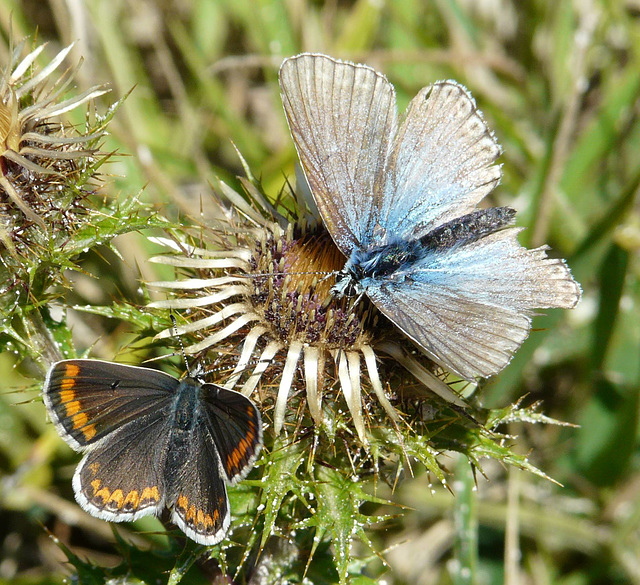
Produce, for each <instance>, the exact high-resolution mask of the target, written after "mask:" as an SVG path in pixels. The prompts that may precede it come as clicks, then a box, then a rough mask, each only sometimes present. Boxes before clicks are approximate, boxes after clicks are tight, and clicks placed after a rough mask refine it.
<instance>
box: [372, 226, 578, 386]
mask: <svg viewBox="0 0 640 585" xmlns="http://www.w3.org/2000/svg"><path fill="white" fill-rule="evenodd" d="M519 231H520V230H519V229H518V228H507V229H504V230H501V231H498V232H495V233H493V234H491V235H488V236H486V237H484V238H482V239H480V240H477V241H471V242H469V243H468V244H466V245H461V246H457V247H453V248H449V249H443V250H437V251H434V252H433V253H429V254H427V255H426V256H425V257H424V258H423V259H422V260H420V261H419V262H417V263H415V264H412V265H411V266H408V267H407V268H406V269H405V270H399V271H397V272H395V273H394V274H393V275H392V276H390V277H389V278H386V279H365V281H363V282H362V285H363V286H364V287H365V289H366V291H367V295H368V296H369V298H371V300H372V301H373V302H374V304H375V305H376V306H377V307H378V309H380V310H381V311H382V313H384V314H385V315H386V316H387V317H388V318H389V319H390V320H391V321H392V322H393V323H394V324H395V325H397V326H398V327H399V328H400V329H401V330H402V331H403V332H404V333H405V334H406V335H407V336H409V337H410V338H411V339H413V341H415V342H416V343H417V344H418V345H419V346H420V347H422V348H423V349H424V350H425V352H426V353H427V354H428V355H429V356H430V357H431V358H432V359H433V360H434V361H435V362H437V363H439V364H441V365H442V366H444V367H445V368H447V369H449V370H452V371H454V372H456V373H458V374H459V375H460V376H462V377H463V378H467V379H469V380H472V379H474V378H475V377H478V376H481V377H488V376H491V375H493V374H495V373H497V372H498V371H500V370H501V369H502V368H503V367H504V366H506V365H507V364H508V363H509V361H510V360H511V357H512V355H513V353H514V352H515V351H516V350H517V349H518V347H520V345H521V344H522V342H523V341H524V340H525V339H526V337H527V336H528V334H529V329H530V326H531V319H530V316H531V315H532V314H533V311H534V309H536V308H554V307H562V308H571V307H573V306H575V305H576V303H577V302H578V300H579V299H580V287H579V285H578V284H577V283H576V282H575V281H574V280H573V279H572V278H571V273H570V272H569V269H568V268H567V266H566V264H565V263H564V262H563V261H562V260H557V259H554V258H548V257H547V255H546V251H545V250H546V249H545V248H537V249H534V250H528V249H526V248H524V247H522V246H521V245H520V244H519V243H518V241H517V234H518V232H519Z"/></svg>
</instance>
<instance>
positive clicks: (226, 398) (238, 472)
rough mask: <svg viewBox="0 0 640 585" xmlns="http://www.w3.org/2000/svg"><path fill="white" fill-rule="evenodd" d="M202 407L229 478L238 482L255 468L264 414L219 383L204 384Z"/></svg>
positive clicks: (232, 482) (233, 481) (244, 397)
mask: <svg viewBox="0 0 640 585" xmlns="http://www.w3.org/2000/svg"><path fill="white" fill-rule="evenodd" d="M201 398H202V400H201V407H202V412H203V417H204V418H205V420H206V421H207V423H206V427H207V429H209V430H210V431H211V434H212V437H213V440H214V442H215V444H216V447H217V449H218V453H219V455H220V462H221V464H222V469H223V470H224V473H225V476H226V478H227V481H228V482H229V483H230V484H234V483H236V482H237V481H239V480H241V479H242V478H243V477H245V476H246V475H247V473H248V472H249V471H250V470H251V468H252V467H253V463H254V461H255V460H256V457H257V456H258V454H259V452H260V448H261V445H262V422H261V419H260V413H259V412H258V409H257V408H256V407H255V405H254V404H253V402H251V401H250V400H249V399H248V398H247V397H246V396H244V395H242V394H240V393H239V392H235V391H234V390H228V389H227V388H223V387H222V386H218V385H217V384H204V385H203V387H202V392H201Z"/></svg>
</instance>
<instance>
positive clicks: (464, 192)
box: [377, 81, 501, 239]
mask: <svg viewBox="0 0 640 585" xmlns="http://www.w3.org/2000/svg"><path fill="white" fill-rule="evenodd" d="M499 155H500V147H499V146H498V143H497V142H496V139H495V137H494V136H493V134H492V133H491V132H490V131H489V129H488V128H487V126H486V124H485V122H484V120H483V119H482V116H481V115H480V113H479V112H478V110H477V108H476V104H475V101H474V100H473V98H472V97H471V96H470V95H469V93H468V92H467V91H466V90H465V89H464V88H463V87H462V86H460V85H458V84H457V83H455V82H452V81H444V82H439V83H436V84H434V85H432V86H430V87H426V88H424V89H422V90H421V91H420V92H419V93H418V95H417V96H416V97H415V98H414V99H413V100H412V101H411V103H410V104H409V107H408V108H407V111H406V113H405V115H404V119H403V122H402V123H401V125H400V128H399V130H398V134H397V136H396V137H395V138H394V141H393V148H392V152H391V154H390V157H389V161H388V166H387V173H386V176H385V187H384V190H383V192H382V197H381V198H380V199H379V200H378V201H377V206H378V207H379V209H380V212H379V217H380V223H381V225H382V226H383V227H385V228H386V229H387V230H389V231H390V232H391V233H392V234H393V235H394V237H398V238H403V239H415V238H417V237H420V236H422V235H424V234H425V233H427V232H428V231H430V230H431V229H433V228H434V227H436V226H437V225H440V224H442V223H445V222H447V221H449V220H451V219H454V218H456V217H460V216H462V215H465V214H467V213H469V212H471V211H473V210H474V209H475V207H476V204H477V203H478V202H479V201H480V200H482V199H483V198H484V197H485V195H487V194H488V193H489V192H490V191H491V190H492V189H493V188H494V187H495V186H496V185H497V184H498V182H499V181H500V174H501V173H500V167H499V166H498V165H495V164H494V163H495V161H496V159H497V158H498V156H499Z"/></svg>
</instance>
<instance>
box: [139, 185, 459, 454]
mask: <svg viewBox="0 0 640 585" xmlns="http://www.w3.org/2000/svg"><path fill="white" fill-rule="evenodd" d="M243 185H244V187H245V191H246V192H247V194H248V196H249V201H250V203H247V201H246V200H245V199H243V198H242V197H241V196H240V195H239V194H238V193H236V192H235V191H233V190H232V189H231V188H230V187H228V186H227V185H225V184H224V183H221V184H220V189H221V192H222V195H223V196H224V197H225V198H226V199H227V200H228V201H229V202H230V203H231V204H232V205H231V206H229V207H228V208H227V207H225V208H221V212H220V215H221V218H222V219H221V220H219V221H217V222H215V223H213V224H210V225H209V226H208V228H204V230H205V231H204V232H203V231H202V229H203V228H201V229H200V232H199V233H207V234H208V240H209V242H208V245H207V247H195V246H187V245H185V244H184V243H182V244H176V243H175V242H172V241H170V240H167V239H158V238H155V241H156V242H157V243H160V244H163V245H166V246H171V247H172V248H174V249H175V250H176V251H178V250H179V251H181V252H183V253H184V252H186V255H185V256H183V257H180V256H177V255H170V256H160V257H156V258H154V259H153V260H154V261H155V262H158V263H164V264H170V265H173V266H176V267H180V268H185V269H188V270H191V271H193V272H192V275H193V277H191V278H187V279H185V280H178V281H167V282H156V283H153V284H154V285H155V286H157V287H161V288H164V289H171V290H173V291H174V293H175V296H174V298H171V299H169V300H166V301H157V302H154V303H152V304H151V306H152V307H155V308H162V309H175V310H185V311H188V313H185V317H186V320H187V323H186V324H184V325H181V326H179V327H178V328H177V333H178V334H180V335H185V334H194V335H195V336H196V338H197V340H196V341H195V342H194V343H191V344H190V345H188V347H187V348H186V351H187V353H189V354H200V353H201V352H208V351H213V350H215V351H216V352H218V353H219V354H220V355H222V356H224V358H222V359H223V360H228V362H227V363H228V364H229V365H231V366H232V369H233V371H232V373H231V375H230V376H229V377H228V378H227V379H226V381H225V386H227V387H230V388H231V387H238V386H239V387H240V390H241V392H242V393H244V394H245V395H251V394H252V393H253V392H254V390H256V389H257V388H258V387H259V384H260V387H261V388H262V393H263V396H264V395H268V394H269V389H270V388H273V387H276V386H277V390H276V391H275V392H274V393H273V397H274V412H273V421H274V427H275V431H276V433H277V432H279V431H280V430H281V429H282V428H283V426H284V425H285V422H286V421H285V417H286V413H287V406H288V401H289V399H290V397H291V396H292V395H295V394H296V391H297V390H304V393H305V395H306V403H307V406H308V409H309V413H310V414H311V417H312V419H313V421H314V423H315V424H316V425H317V426H329V427H330V426H331V421H330V419H329V418H328V417H327V413H328V412H329V413H335V412H336V410H337V409H338V408H339V404H340V398H339V395H340V394H341V395H342V398H343V399H344V402H345V403H346V406H347V409H348V411H349V414H350V416H351V419H352V420H353V424H354V427H355V430H356V432H357V435H358V437H359V439H360V441H361V442H362V443H365V444H366V442H367V439H366V435H367V432H366V429H365V426H366V421H365V418H366V417H365V414H364V413H363V404H364V405H365V407H366V408H365V409H364V412H367V411H368V410H369V409H370V408H378V407H379V406H382V408H383V409H384V411H385V412H386V414H387V415H388V416H389V417H390V418H391V420H392V421H393V423H395V424H397V423H398V422H399V420H400V418H399V414H398V412H397V411H396V409H395V408H394V406H393V405H392V404H391V401H390V399H389V397H388V396H387V394H386V393H385V386H383V382H382V380H383V379H384V377H381V375H380V357H381V356H383V355H387V356H391V357H392V358H393V361H394V363H395V362H399V363H400V364H402V365H404V366H405V367H406V369H407V370H409V371H410V372H411V374H413V376H415V377H417V378H418V380H420V381H421V382H423V383H424V384H426V385H427V386H428V387H429V388H431V389H432V390H435V391H436V392H437V393H439V394H441V395H442V396H443V397H444V398H445V399H446V400H449V401H453V402H455V403H456V404H464V403H463V402H462V401H461V399H460V398H459V397H458V396H457V394H455V393H454V392H452V391H451V390H450V389H449V387H448V386H447V385H446V384H444V383H443V382H442V381H441V380H440V378H438V377H436V376H434V375H433V374H432V373H431V372H430V371H429V370H428V369H427V368H426V367H425V366H424V363H423V362H421V361H420V358H416V357H412V356H411V354H410V349H409V343H408V342H407V341H406V340H405V339H404V338H403V337H402V336H401V334H399V333H398V332H397V331H396V330H395V329H394V328H393V327H391V326H390V325H389V324H388V323H387V322H386V321H385V320H384V318H382V317H381V316H380V315H379V314H378V313H377V311H376V310H375V308H374V307H373V305H372V304H371V303H369V302H368V301H367V300H366V299H364V298H361V299H358V300H357V302H356V299H354V298H341V299H337V298H336V297H335V296H334V295H332V294H331V287H332V285H333V284H334V282H335V275H336V274H337V273H338V271H339V270H340V269H341V268H342V266H343V265H344V257H343V256H342V254H341V253H340V251H339V250H338V249H337V248H336V246H335V244H334V243H333V241H332V239H331V237H330V236H329V234H328V233H327V231H326V230H325V228H324V227H323V226H322V223H321V222H320V221H319V220H318V219H317V218H316V216H314V214H313V213H312V212H310V211H309V205H308V204H307V203H306V201H305V200H304V198H303V197H302V196H300V195H295V194H293V195H291V197H290V198H289V199H287V200H286V201H283V202H281V203H282V205H281V206H280V207H279V208H278V210H276V209H275V208H274V207H273V206H272V205H271V204H270V203H269V202H268V201H267V199H266V198H265V197H264V196H263V195H262V194H261V193H260V191H259V189H258V188H257V187H256V185H255V184H253V183H252V182H250V181H243ZM280 209H289V210H290V211H289V212H287V213H284V212H281V211H280ZM173 334H174V331H173V330H166V331H164V332H162V333H161V334H160V335H159V337H169V336H171V335H173ZM238 354H239V355H238ZM370 396H375V399H373V400H369V397H370ZM372 405H373V406H372ZM296 420H297V419H296ZM298 422H299V421H298Z"/></svg>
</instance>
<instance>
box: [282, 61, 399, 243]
mask: <svg viewBox="0 0 640 585" xmlns="http://www.w3.org/2000/svg"><path fill="white" fill-rule="evenodd" d="M280 88H281V92H282V102H283V104H284V110H285V113H286V116H287V121H288V123H289V128H290V130H291V134H292V136H293V140H294V143H295V145H296V149H297V151H298V155H299V157H300V161H301V163H302V167H303V169H304V172H305V175H306V178H307V181H308V183H309V187H310V189H311V192H312V194H313V197H314V199H315V201H316V204H317V206H318V209H319V210H320V213H321V215H322V219H323V220H324V222H325V224H326V226H327V229H328V230H329V233H330V234H331V237H332V238H333V240H334V241H335V243H336V245H337V246H338V248H340V250H341V251H342V252H343V254H345V256H349V254H350V253H351V252H352V250H353V249H354V248H358V247H359V246H360V245H361V244H362V242H364V241H366V240H368V239H369V238H370V237H371V233H372V231H373V229H374V228H375V221H376V217H375V213H374V211H375V210H374V191H375V189H381V187H382V185H383V184H384V177H383V174H384V170H385V168H384V167H385V162H386V158H387V154H388V150H389V148H390V142H391V138H392V136H393V134H394V133H395V128H396V106H395V91H394V89H393V86H392V85H391V84H390V83H389V82H388V81H387V80H386V79H385V78H384V76H382V75H381V74H379V73H377V72H375V71H374V70H373V69H371V68H370V67H366V66H364V65H354V64H351V63H348V64H347V63H342V62H339V61H336V60H334V59H332V58H330V57H327V56H325V55H313V54H308V53H305V54H302V55H298V56H297V57H292V58H290V59H286V60H285V61H284V63H283V64H282V67H281V69H280Z"/></svg>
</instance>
